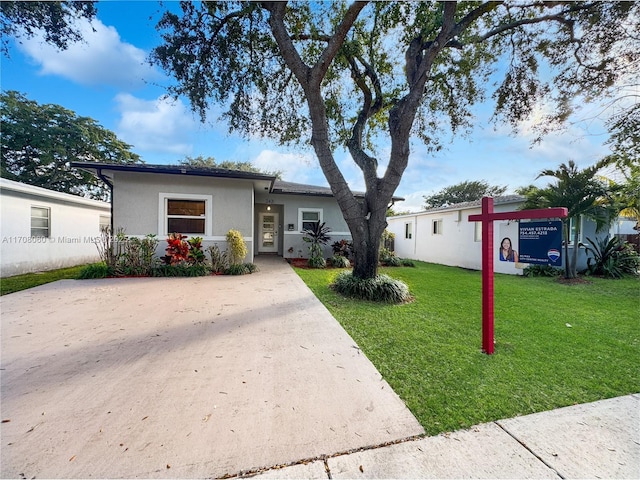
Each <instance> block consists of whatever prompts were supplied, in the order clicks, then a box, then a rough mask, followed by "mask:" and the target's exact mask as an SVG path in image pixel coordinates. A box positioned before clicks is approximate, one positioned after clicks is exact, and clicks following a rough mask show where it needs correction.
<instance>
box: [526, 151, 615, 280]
mask: <svg viewBox="0 0 640 480" xmlns="http://www.w3.org/2000/svg"><path fill="white" fill-rule="evenodd" d="M607 163H608V160H607V159H605V160H601V161H600V162H598V163H596V164H595V165H593V166H591V167H587V168H585V169H583V170H580V169H578V167H577V165H576V164H575V162H574V161H573V160H569V162H568V163H567V164H564V163H562V164H560V166H559V167H558V169H557V170H549V169H547V170H543V171H542V172H540V174H539V175H538V177H537V178H540V177H554V178H555V179H556V182H555V184H549V185H547V187H546V188H542V189H540V188H536V187H527V188H525V189H521V192H522V193H523V194H525V195H526V197H527V200H526V201H525V204H524V206H523V208H546V207H566V208H567V210H568V216H567V218H565V219H563V230H564V234H563V237H564V250H565V258H566V259H567V261H565V277H566V278H575V277H576V275H577V271H576V264H577V261H578V247H579V238H580V219H581V217H582V216H585V217H588V218H591V219H592V220H594V221H595V222H596V229H597V230H601V229H602V228H603V227H606V226H607V225H609V224H610V222H611V219H612V218H613V217H614V216H615V213H616V212H614V211H613V209H614V207H613V202H612V201H611V199H610V194H611V191H610V188H609V186H608V185H607V182H605V181H603V180H602V179H600V178H598V177H597V176H596V173H597V172H598V170H600V169H601V168H602V167H604V166H605V165H607ZM571 220H573V223H574V225H575V229H574V232H573V245H574V248H573V252H572V255H571V257H569V239H570V234H571V232H570V222H571Z"/></svg>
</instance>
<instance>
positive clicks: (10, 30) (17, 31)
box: [0, 0, 96, 55]
mask: <svg viewBox="0 0 640 480" xmlns="http://www.w3.org/2000/svg"><path fill="white" fill-rule="evenodd" d="M94 4H95V2H92V1H87V2H85V1H58V2H53V1H51V2H31V1H29V2H26V1H19V2H12V1H5V0H3V1H2V2H0V33H2V46H1V49H2V53H3V54H5V55H6V54H7V53H8V43H9V39H10V38H15V39H16V40H18V41H20V38H22V37H26V38H31V37H33V36H34V35H35V33H36V32H41V31H44V39H45V41H46V42H47V43H50V44H52V45H55V46H56V47H58V48H59V49H60V50H64V49H66V48H67V45H68V44H69V42H77V41H80V40H82V34H81V33H80V31H79V30H78V29H77V27H76V25H75V23H74V21H75V20H76V19H78V18H86V19H89V20H91V19H93V18H94V17H95V15H96V8H95V5H94Z"/></svg>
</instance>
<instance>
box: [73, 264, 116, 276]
mask: <svg viewBox="0 0 640 480" xmlns="http://www.w3.org/2000/svg"><path fill="white" fill-rule="evenodd" d="M109 275H110V272H109V267H107V264H106V263H104V262H99V263H92V264H91V265H87V266H85V267H84V268H83V269H82V271H81V272H80V275H78V278H79V279H81V280H88V279H91V278H106V277H108V276H109Z"/></svg>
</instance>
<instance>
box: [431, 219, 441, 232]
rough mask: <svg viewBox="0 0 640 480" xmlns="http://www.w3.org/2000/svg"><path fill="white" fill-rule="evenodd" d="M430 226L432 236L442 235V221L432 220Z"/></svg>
mask: <svg viewBox="0 0 640 480" xmlns="http://www.w3.org/2000/svg"><path fill="white" fill-rule="evenodd" d="M431 225H432V227H431V233H433V234H434V235H442V220H434V221H433V223H432V224H431Z"/></svg>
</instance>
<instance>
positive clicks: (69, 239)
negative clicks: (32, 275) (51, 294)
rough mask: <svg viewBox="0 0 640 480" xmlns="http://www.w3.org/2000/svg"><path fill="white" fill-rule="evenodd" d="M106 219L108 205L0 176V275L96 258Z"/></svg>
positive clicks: (16, 273)
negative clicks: (98, 240) (97, 245)
mask: <svg viewBox="0 0 640 480" xmlns="http://www.w3.org/2000/svg"><path fill="white" fill-rule="evenodd" d="M110 219H111V206H110V204H108V203H105V202H99V201H96V200H90V199H87V198H82V197H79V196H76V195H70V194H67V193H61V192H56V191H53V190H47V189H45V188H40V187H35V186H32V185H26V184H24V183H20V182H14V181H12V180H7V179H6V178H0V275H1V276H2V277H8V276H11V275H18V274H21V273H29V272H36V271H43V270H52V269H55V268H62V267H70V266H74V265H81V264H84V263H92V262H97V261H99V256H98V250H97V248H96V245H95V243H94V241H95V239H96V237H99V236H100V227H101V226H104V225H108V224H109V222H110Z"/></svg>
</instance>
